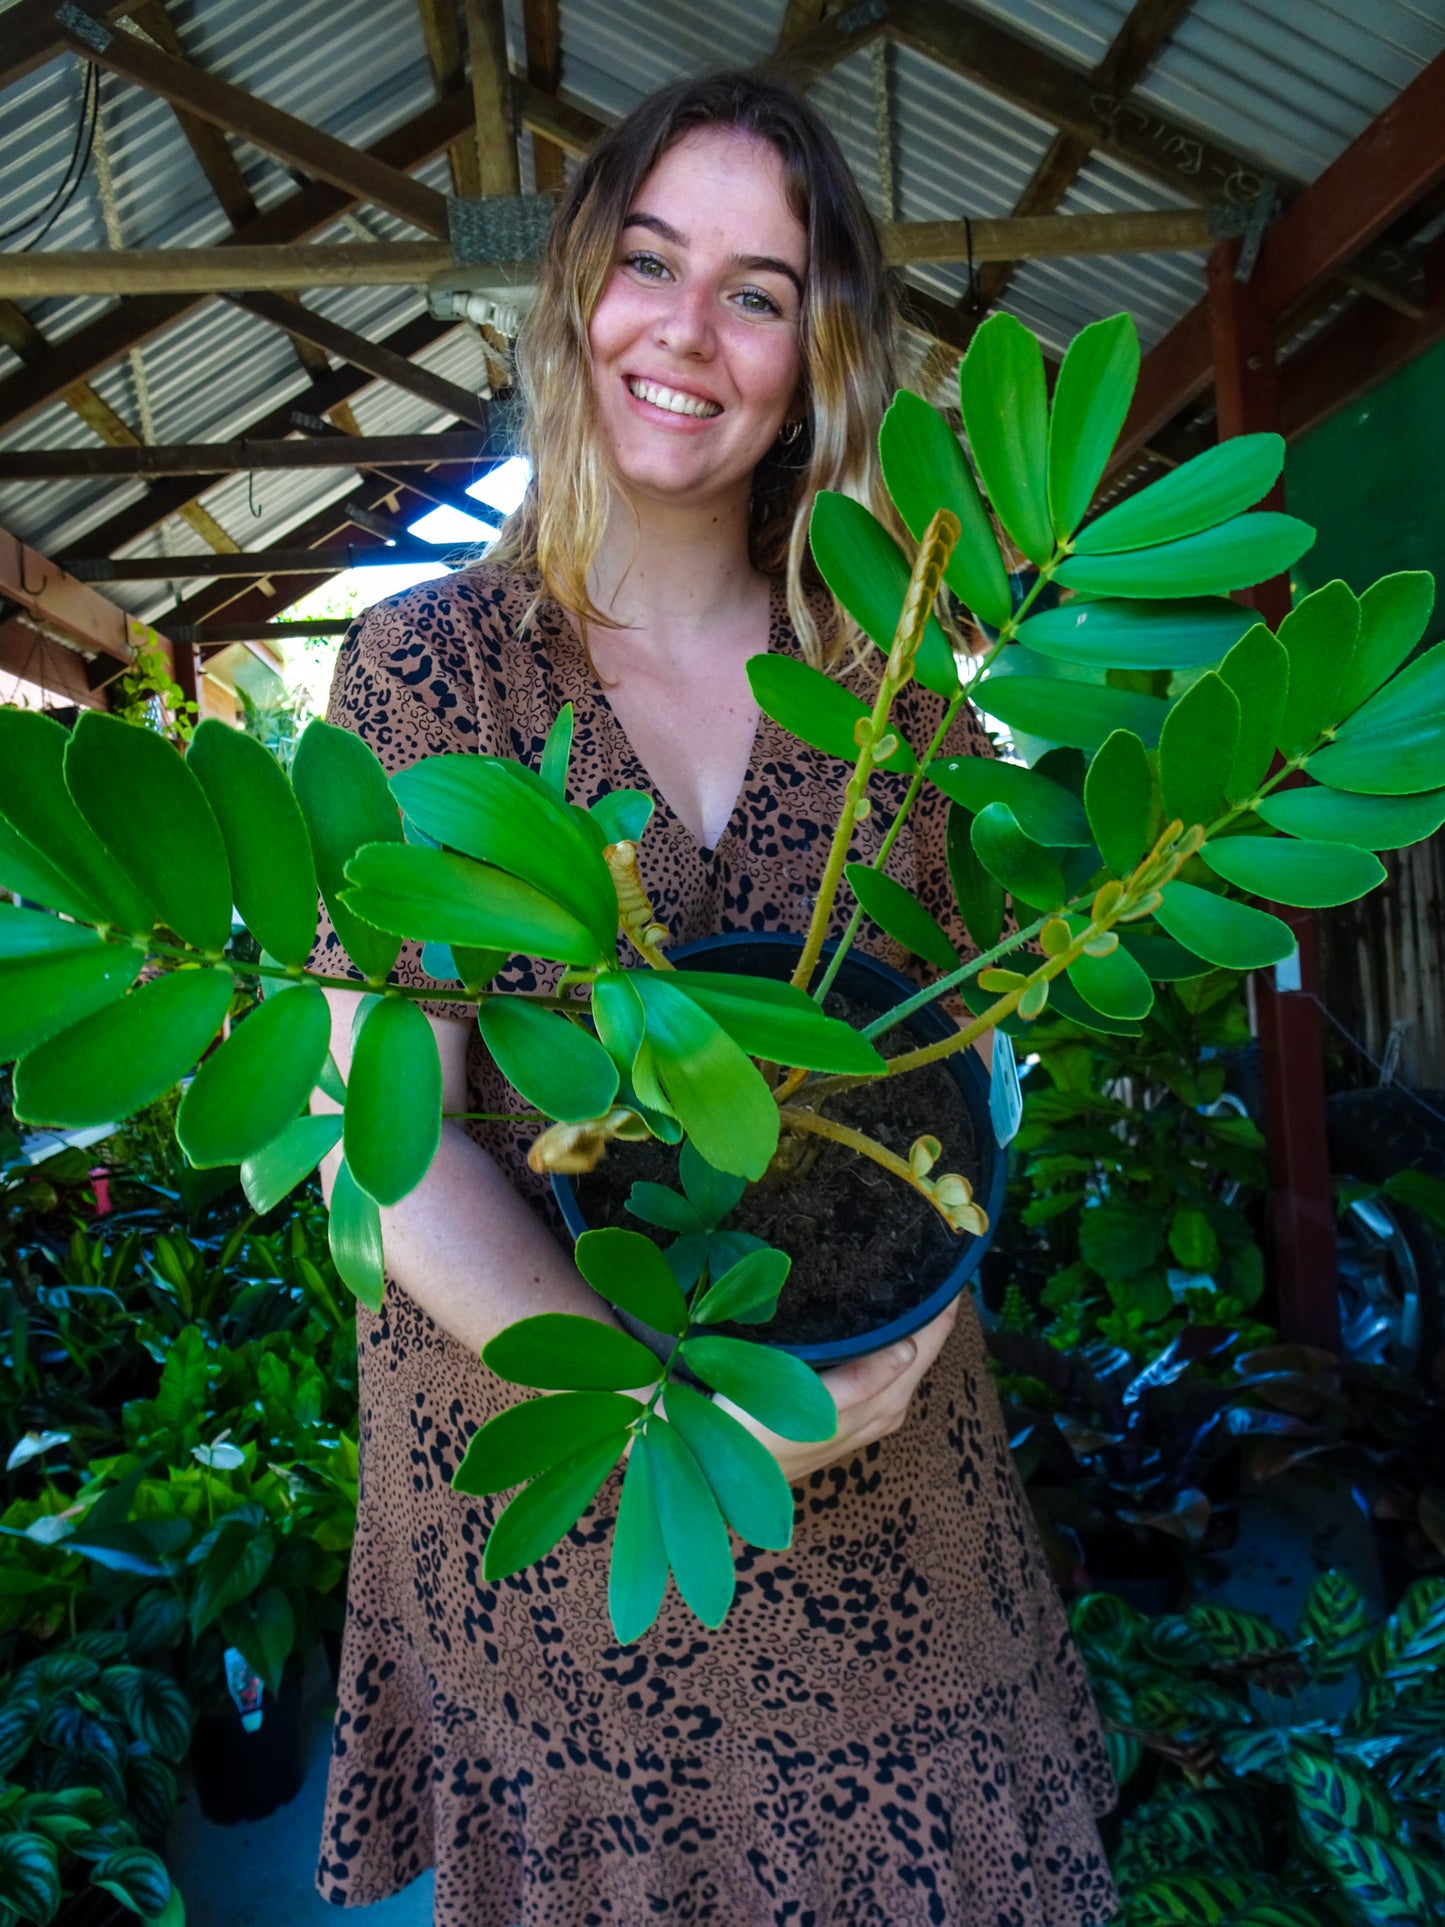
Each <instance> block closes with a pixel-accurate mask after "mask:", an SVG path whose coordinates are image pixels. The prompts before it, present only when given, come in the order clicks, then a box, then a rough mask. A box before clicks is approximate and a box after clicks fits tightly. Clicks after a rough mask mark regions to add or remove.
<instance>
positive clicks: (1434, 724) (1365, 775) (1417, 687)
mask: <svg viewBox="0 0 1445 1927" xmlns="http://www.w3.org/2000/svg"><path fill="white" fill-rule="evenodd" d="M1442 767H1445V643H1441V642H1437V643H1436V645H1435V647H1434V648H1433V649H1427V650H1426V651H1425V653H1424V655H1423V656H1418V657H1417V658H1416V659H1415V661H1414V662H1412V663H1410V664H1409V666H1408V667H1407V668H1405V669H1402V670H1401V671H1400V673H1399V675H1398V676H1395V677H1394V678H1393V679H1392V680H1391V681H1390V682H1387V683H1386V684H1385V686H1384V688H1383V689H1381V690H1379V691H1378V692H1377V693H1376V694H1375V695H1373V696H1372V697H1371V698H1370V700H1369V701H1368V702H1367V703H1366V704H1365V705H1364V707H1363V708H1362V709H1358V710H1356V712H1355V714H1354V715H1353V716H1351V717H1350V719H1349V721H1348V722H1347V723H1345V724H1343V725H1342V727H1341V728H1340V731H1339V734H1338V735H1337V736H1336V737H1335V740H1334V741H1333V742H1332V743H1329V744H1327V745H1326V746H1325V748H1324V749H1322V750H1320V751H1319V752H1318V754H1316V755H1314V756H1312V757H1311V758H1310V759H1309V761H1308V762H1307V763H1306V764H1305V768H1306V769H1307V770H1308V771H1309V773H1310V775H1311V776H1313V777H1316V778H1317V779H1318V780H1319V781H1320V782H1321V783H1328V784H1329V785H1330V787H1331V788H1332V789H1342V790H1364V791H1365V792H1367V793H1368V794H1370V795H1374V796H1409V795H1415V794H1418V793H1419V792H1420V791H1422V790H1429V789H1438V788H1439V787H1440V771H1441V769H1442Z"/></svg>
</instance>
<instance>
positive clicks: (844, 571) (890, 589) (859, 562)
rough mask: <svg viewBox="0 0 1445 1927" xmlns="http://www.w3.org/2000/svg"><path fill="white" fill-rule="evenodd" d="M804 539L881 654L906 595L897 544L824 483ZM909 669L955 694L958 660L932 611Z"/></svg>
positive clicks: (928, 685) (904, 564)
mask: <svg viewBox="0 0 1445 1927" xmlns="http://www.w3.org/2000/svg"><path fill="white" fill-rule="evenodd" d="M808 541H809V544H810V546H811V548H812V551H813V560H814V561H815V562H816V563H817V565H818V570H819V573H820V574H821V575H822V577H823V580H824V581H825V582H826V583H827V585H828V587H829V588H830V589H831V590H832V591H833V594H834V595H835V596H836V597H837V598H838V600H839V602H841V603H842V605H843V607H844V608H845V609H846V610H847V611H848V614H849V615H850V616H851V617H852V618H853V620H854V621H855V622H856V623H857V625H858V627H859V628H860V629H861V630H862V631H863V633H864V635H865V636H868V637H869V638H871V640H872V641H873V642H875V643H877V645H878V647H879V648H880V649H881V650H883V652H884V654H885V655H886V654H887V652H888V651H889V650H890V649H891V648H892V646H893V635H894V631H895V630H896V629H897V627H898V618H899V617H900V616H901V615H902V613H903V603H904V598H905V597H906V596H907V594H908V578H909V574H910V570H909V566H908V558H907V557H906V556H905V555H904V553H903V551H902V549H900V548H899V546H898V544H897V543H896V542H895V541H894V540H893V537H892V536H891V535H890V534H889V533H888V531H887V529H885V528H884V526H883V524H882V523H881V522H880V521H879V520H878V519H877V517H876V516H874V515H872V514H870V513H869V511H868V510H867V509H865V508H864V507H863V505H862V503H861V502H855V501H854V500H853V499H852V497H851V496H848V495H839V494H836V493H835V492H834V491H833V490H832V489H826V488H825V489H820V490H819V491H818V496H817V499H816V501H815V502H814V504H813V513H812V518H811V520H810V522H809V524H808ZM913 673H914V675H915V676H916V677H917V678H918V680H919V682H921V683H922V685H923V687H924V688H925V689H931V690H932V691H933V692H934V694H935V695H937V696H947V697H950V698H951V697H953V696H955V695H957V693H958V664H957V663H956V662H955V661H954V657H953V649H952V647H951V646H950V644H949V640H948V637H947V636H946V635H945V634H944V633H943V629H942V627H941V626H940V624H939V622H938V619H937V618H936V617H935V616H930V617H929V618H928V621H927V623H926V625H925V627H924V631H923V640H922V642H921V643H920V644H919V646H918V654H917V656H916V657H915V658H914V664H913Z"/></svg>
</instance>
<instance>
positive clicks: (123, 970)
mask: <svg viewBox="0 0 1445 1927" xmlns="http://www.w3.org/2000/svg"><path fill="white" fill-rule="evenodd" d="M144 964H145V951H144V950H143V949H142V948H141V947H140V946H139V945H137V944H133V943H102V942H101V940H100V938H99V937H98V936H97V935H96V933H95V932H94V931H93V930H90V929H87V928H86V926H85V925H84V924H79V923H65V922H62V920H61V919H60V918H59V917H53V916H50V915H49V914H48V913H47V912H45V911H43V910H22V909H19V908H17V907H16V906H15V905H13V904H8V903H0V1063H6V1062H8V1061H9V1060H10V1059H11V1058H12V1057H20V1056H22V1055H23V1054H24V1053H25V1052H26V1051H30V1050H34V1048H35V1047H36V1045H37V1044H43V1043H44V1042H45V1040H46V1039H47V1038H48V1037H55V1036H58V1035H59V1033H60V1032H61V1031H63V1030H69V1029H70V1027H71V1025H72V1024H78V1023H79V1022H80V1021H81V1019H82V1018H85V1017H89V1016H91V1015H92V1014H93V1013H94V1012H95V1011H99V1010H104V1009H105V1008H106V1006H107V1005H108V1004H113V1003H115V1002H116V1000H117V999H118V998H120V997H122V996H124V994H125V993H126V991H127V990H129V989H130V986H131V985H132V984H133V983H134V982H135V980H136V978H137V977H138V976H139V975H140V973H141V970H142V968H143V967H144Z"/></svg>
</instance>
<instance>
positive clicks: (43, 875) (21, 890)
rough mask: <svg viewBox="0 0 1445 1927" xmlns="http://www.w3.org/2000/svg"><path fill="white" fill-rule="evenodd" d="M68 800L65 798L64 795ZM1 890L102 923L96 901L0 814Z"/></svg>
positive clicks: (88, 921)
mask: <svg viewBox="0 0 1445 1927" xmlns="http://www.w3.org/2000/svg"><path fill="white" fill-rule="evenodd" d="M67 800H68V799H67ZM0 890H11V891H13V892H14V893H15V895H16V896H17V897H24V898H25V899H26V900H27V901H28V902H30V903H43V904H44V905H45V906H46V908H47V909H50V910H63V911H64V912H65V914H66V916H68V917H79V918H80V919H81V921H82V922H83V923H103V922H104V921H105V919H104V918H103V917H101V916H100V915H99V913H98V911H97V908H96V906H95V904H94V903H93V902H92V901H91V900H90V899H89V898H87V897H86V896H85V895H84V893H83V892H82V891H80V890H78V889H76V888H74V887H73V886H72V885H71V884H69V883H67V882H66V880H65V878H64V877H63V876H62V875H61V874H60V872H59V870H57V869H56V867H55V865H54V864H53V863H51V862H48V861H47V859H46V858H45V857H43V856H42V855H41V854H40V852H39V850H37V849H36V847H35V845H34V844H33V843H29V842H27V841H26V839H25V838H24V837H23V836H22V835H21V834H20V832H19V831H18V830H17V829H14V828H13V827H12V826H11V824H10V823H9V822H7V821H6V819H5V818H4V817H3V816H0Z"/></svg>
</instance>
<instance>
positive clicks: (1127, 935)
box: [1118, 924, 1213, 984]
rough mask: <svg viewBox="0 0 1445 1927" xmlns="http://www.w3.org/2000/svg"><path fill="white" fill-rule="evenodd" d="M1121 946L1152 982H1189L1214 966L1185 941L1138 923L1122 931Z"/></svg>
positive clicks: (1205, 973) (1120, 935)
mask: <svg viewBox="0 0 1445 1927" xmlns="http://www.w3.org/2000/svg"><path fill="white" fill-rule="evenodd" d="M1118 936H1119V948H1120V949H1121V950H1127V951H1128V953H1129V955H1130V956H1131V957H1132V958H1133V959H1134V961H1135V963H1137V964H1138V965H1139V967H1140V969H1141V970H1142V971H1143V972H1144V974H1145V976H1146V977H1147V978H1148V979H1149V981H1150V982H1151V983H1155V984H1177V983H1186V982H1187V981H1188V980H1189V979H1190V978H1191V977H1203V976H1206V975H1207V974H1208V972H1209V971H1210V970H1212V969H1213V965H1212V964H1210V963H1209V962H1208V961H1207V960H1206V959H1205V958H1203V957H1196V956H1195V954H1194V952H1193V951H1192V950H1186V949H1185V948H1184V946H1183V944H1178V943H1175V941H1174V939H1173V938H1172V937H1166V936H1164V935H1163V934H1162V933H1161V932H1159V931H1157V930H1147V929H1142V928H1141V927H1140V926H1139V925H1138V924H1127V925H1125V926H1124V927H1123V928H1122V929H1121V930H1120V931H1119V933H1118Z"/></svg>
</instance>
